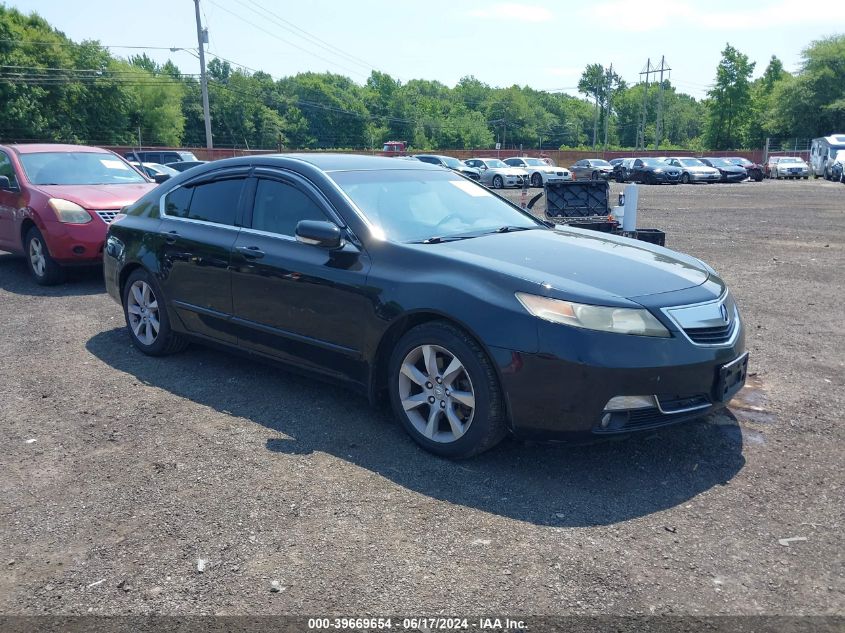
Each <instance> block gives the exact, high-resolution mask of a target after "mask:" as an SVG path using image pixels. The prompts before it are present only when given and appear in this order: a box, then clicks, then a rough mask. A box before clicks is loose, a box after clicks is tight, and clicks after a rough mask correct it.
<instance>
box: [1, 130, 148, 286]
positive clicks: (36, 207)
mask: <svg viewBox="0 0 845 633" xmlns="http://www.w3.org/2000/svg"><path fill="white" fill-rule="evenodd" d="M155 186H156V185H155V183H152V182H150V181H149V180H148V179H147V178H146V177H145V176H142V175H141V174H139V173H138V172H137V171H136V170H134V169H133V168H132V167H131V166H130V165H129V163H127V162H126V161H125V160H124V159H123V158H121V157H120V156H118V155H117V154H115V153H113V152H109V151H107V150H104V149H100V148H99V147H85V146H83V145H53V144H44V145H40V144H39V145H36V144H33V145H6V146H2V145H0V250H3V251H9V252H11V253H19V254H22V255H24V256H25V257H26V262H27V264H28V266H29V270H30V272H31V273H32V276H33V277H34V279H35V281H36V282H38V283H39V284H42V285H50V284H56V283H60V282H61V281H62V280H63V279H64V267H65V266H70V265H78V264H96V263H98V262H100V261H102V258H103V244H104V242H105V241H106V232H107V230H108V225H109V223H110V222H111V221H112V220H113V219H114V218H115V216H116V215H117V214H118V213H119V212H120V210H121V209H122V208H123V207H124V206H126V205H128V204H132V203H133V202H135V201H136V200H137V199H138V198H140V197H141V196H143V195H144V194H145V193H147V192H148V191H150V189H153V188H154V187H155Z"/></svg>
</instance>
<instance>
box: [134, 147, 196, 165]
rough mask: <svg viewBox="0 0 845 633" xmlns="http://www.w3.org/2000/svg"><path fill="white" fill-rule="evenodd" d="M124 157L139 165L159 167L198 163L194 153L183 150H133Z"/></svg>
mask: <svg viewBox="0 0 845 633" xmlns="http://www.w3.org/2000/svg"><path fill="white" fill-rule="evenodd" d="M123 156H124V158H126V159H127V160H134V161H137V162H139V163H158V164H159V165H166V164H167V163H177V162H180V161H193V162H196V161H197V157H196V156H194V153H193V152H187V151H182V150H165V149H162V150H132V151H131V152H126V153H125V154H124V155H123Z"/></svg>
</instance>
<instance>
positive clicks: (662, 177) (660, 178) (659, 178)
mask: <svg viewBox="0 0 845 633" xmlns="http://www.w3.org/2000/svg"><path fill="white" fill-rule="evenodd" d="M649 173H650V174H651V178H652V179H653V180H654V182H658V183H663V182H681V174H680V172H678V173H674V172H667V171H663V172H654V171H652V172H649Z"/></svg>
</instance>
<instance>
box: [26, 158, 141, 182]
mask: <svg viewBox="0 0 845 633" xmlns="http://www.w3.org/2000/svg"><path fill="white" fill-rule="evenodd" d="M20 161H21V164H22V165H23V169H24V171H25V172H26V177H27V178H28V179H29V182H31V183H32V184H33V185H125V184H130V183H145V182H148V181H147V180H146V179H145V178H144V177H143V176H141V174H139V173H138V172H137V171H135V170H134V169H132V168H131V167H130V166H129V164H128V163H126V162H125V161H123V160H122V159H120V158H119V157H117V156H115V155H114V154H111V153H106V152H35V153H32V154H21V156H20Z"/></svg>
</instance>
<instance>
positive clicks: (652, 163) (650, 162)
mask: <svg viewBox="0 0 845 633" xmlns="http://www.w3.org/2000/svg"><path fill="white" fill-rule="evenodd" d="M640 160H641V161H642V162H643V165H646V166H647V167H665V166H666V163H664V162H663V161H662V160H659V159H657V158H641V159H640Z"/></svg>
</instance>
